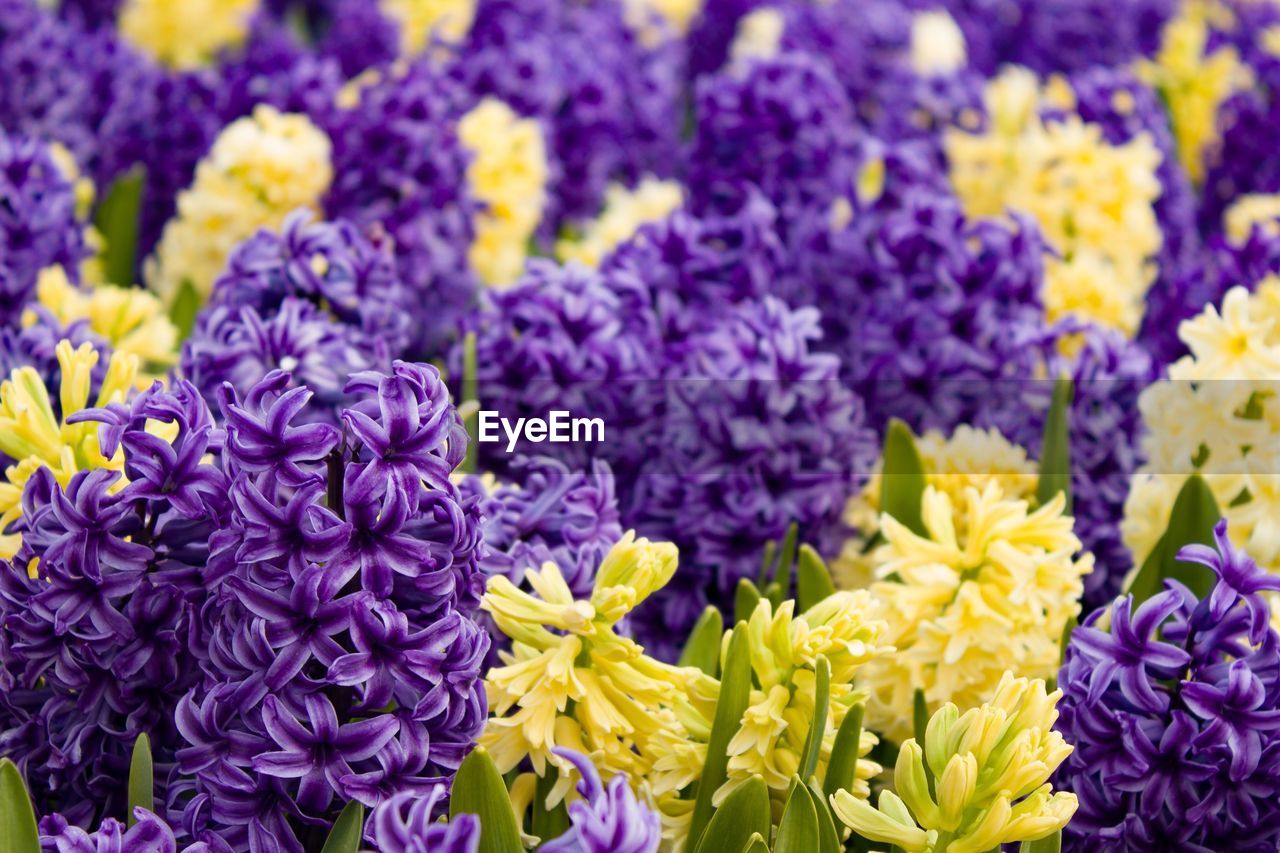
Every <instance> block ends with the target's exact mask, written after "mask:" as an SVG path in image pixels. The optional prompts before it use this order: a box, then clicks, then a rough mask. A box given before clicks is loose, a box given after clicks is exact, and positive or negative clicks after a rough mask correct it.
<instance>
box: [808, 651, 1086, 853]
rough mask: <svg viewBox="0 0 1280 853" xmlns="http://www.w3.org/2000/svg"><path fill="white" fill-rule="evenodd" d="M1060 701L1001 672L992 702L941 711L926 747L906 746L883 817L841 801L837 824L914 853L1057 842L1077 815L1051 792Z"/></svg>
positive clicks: (1061, 753)
mask: <svg viewBox="0 0 1280 853" xmlns="http://www.w3.org/2000/svg"><path fill="white" fill-rule="evenodd" d="M1061 695H1062V693H1061V691H1055V692H1053V693H1047V692H1046V691H1045V684H1044V682H1043V681H1041V680H1039V679H1035V680H1028V679H1025V678H1014V677H1013V676H1012V674H1010V673H1007V672H1006V673H1005V674H1004V675H1003V677H1002V678H1001V679H1000V682H999V684H997V685H996V688H995V690H994V692H993V695H992V698H991V700H990V701H989V702H986V703H984V704H983V705H981V706H980V707H977V708H974V709H972V710H970V711H967V712H966V713H964V714H961V713H960V712H959V710H958V709H957V708H956V706H955V705H951V704H948V705H945V706H943V707H942V708H941V709H939V710H938V712H937V713H935V714H934V715H933V717H932V718H931V719H930V720H929V724H928V727H927V728H926V731H925V744H924V746H921V745H920V744H919V743H917V742H916V740H915V738H911V739H909V740H907V741H906V742H905V743H903V745H902V748H901V750H899V752H898V761H897V765H896V767H895V768H894V788H895V790H896V793H894V792H890V791H885V792H884V793H882V794H881V795H880V800H879V808H873V807H872V805H871V803H870V802H868V801H867V800H865V799H860V798H858V797H855V796H853V795H852V794H850V793H849V792H848V791H838V792H837V793H836V794H835V795H834V796H833V797H832V798H831V804H832V807H833V808H834V809H835V812H836V816H837V817H839V818H840V820H841V821H842V822H843V823H844V824H845V825H846V826H848V827H849V828H850V829H852V830H854V831H855V832H857V833H858V834H859V835H861V836H863V837H864V838H867V839H870V840H872V841H878V842H882V843H886V844H893V845H896V846H898V847H901V848H902V849H903V850H907V851H911V853H935V851H936V853H943V851H945V853H983V851H986V850H991V849H994V848H998V847H1000V846H1001V845H1003V844H1015V843H1018V842H1021V841H1035V840H1038V839H1040V838H1045V837H1047V836H1049V835H1051V834H1053V833H1054V832H1057V831H1058V830H1060V829H1062V828H1063V827H1064V826H1066V824H1067V822H1068V821H1069V820H1070V819H1071V816H1072V815H1073V814H1074V813H1075V810H1076V806H1077V802H1076V797H1075V795H1074V794H1070V793H1063V792H1058V793H1053V792H1052V789H1051V787H1050V785H1049V777H1050V776H1052V775H1053V772H1054V771H1055V770H1056V769H1057V768H1058V766H1059V765H1060V764H1061V763H1062V762H1063V761H1064V760H1066V758H1067V756H1068V755H1070V754H1071V747H1070V746H1069V745H1068V744H1067V743H1066V742H1065V741H1064V740H1063V739H1062V735H1060V734H1059V733H1058V732H1056V731H1054V730H1053V723H1054V721H1055V720H1056V719H1057V716H1058V714H1057V711H1056V710H1055V705H1056V703H1057V701H1058V699H1059V698H1060V697H1061ZM926 762H927V764H928V767H929V770H930V771H931V772H932V774H933V776H934V778H935V779H936V780H937V784H936V790H937V793H936V795H935V794H931V793H930V792H929V783H928V781H927V776H926V771H925V765H926Z"/></svg>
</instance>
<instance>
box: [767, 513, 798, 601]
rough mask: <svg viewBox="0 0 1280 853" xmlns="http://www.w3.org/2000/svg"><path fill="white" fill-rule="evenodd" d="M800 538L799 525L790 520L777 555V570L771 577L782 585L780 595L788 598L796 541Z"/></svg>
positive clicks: (794, 561)
mask: <svg viewBox="0 0 1280 853" xmlns="http://www.w3.org/2000/svg"><path fill="white" fill-rule="evenodd" d="M799 539H800V525H799V524H797V523H796V522H794V521H793V522H791V523H790V524H788V525H787V532H786V535H785V536H783V538H782V552H781V553H780V554H779V555H778V571H777V572H776V573H775V574H774V576H773V579H774V580H775V581H777V582H778V584H779V585H780V586H781V587H782V597H783V598H784V599H785V598H788V597H789V595H790V592H791V570H792V568H793V567H794V566H795V564H796V543H797V542H798V541H799Z"/></svg>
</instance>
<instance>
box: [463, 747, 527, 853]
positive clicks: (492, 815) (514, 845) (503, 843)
mask: <svg viewBox="0 0 1280 853" xmlns="http://www.w3.org/2000/svg"><path fill="white" fill-rule="evenodd" d="M463 814H473V815H476V816H477V817H478V818H479V820H480V846H479V848H478V853H522V851H523V850H524V847H523V846H522V843H521V841H520V827H519V825H518V824H517V823H516V813H515V810H514V809H513V808H512V807H511V795H510V794H508V793H507V786H506V783H504V782H503V781H502V776H501V774H499V773H498V768H497V766H496V765H494V763H493V758H491V757H490V756H489V753H488V752H487V751H485V748H484V747H482V746H477V747H476V748H475V749H473V750H471V753H470V754H469V755H468V756H467V757H466V758H465V759H463V761H462V764H461V766H459V767H458V773H457V775H456V776H455V777H454V780H453V792H452V795H451V796H450V799H449V817H450V818H454V817H457V816H458V815H463Z"/></svg>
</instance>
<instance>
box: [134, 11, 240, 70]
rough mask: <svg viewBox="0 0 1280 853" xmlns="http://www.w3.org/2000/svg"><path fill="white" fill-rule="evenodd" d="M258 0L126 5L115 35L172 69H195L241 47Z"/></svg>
mask: <svg viewBox="0 0 1280 853" xmlns="http://www.w3.org/2000/svg"><path fill="white" fill-rule="evenodd" d="M258 6H259V0H125V3H124V6H123V7H122V8H121V9H120V18H119V22H118V26H119V29H120V34H121V35H122V36H123V37H124V38H125V40H126V41H128V42H129V43H130V44H132V45H133V46H134V47H136V48H138V49H139V50H141V51H142V52H144V53H147V54H150V55H151V56H153V57H155V58H156V59H157V60H159V61H160V62H162V63H164V64H165V65H168V66H170V67H172V68H183V69H186V68H196V67H198V66H201V65H205V64H207V63H209V62H211V61H212V60H213V59H215V58H216V57H217V55H218V54H219V53H221V52H222V51H224V50H226V49H228V48H232V47H237V46H238V45H240V44H242V43H243V42H244V40H245V37H246V36H247V35H248V32H249V21H250V19H251V18H252V17H253V15H254V13H255V12H256V11H257V10H258Z"/></svg>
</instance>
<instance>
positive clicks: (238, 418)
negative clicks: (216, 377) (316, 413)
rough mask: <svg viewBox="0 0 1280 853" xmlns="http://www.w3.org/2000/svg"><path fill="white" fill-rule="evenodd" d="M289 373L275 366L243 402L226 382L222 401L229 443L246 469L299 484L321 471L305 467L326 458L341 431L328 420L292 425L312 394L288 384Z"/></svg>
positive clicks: (220, 396) (291, 484)
mask: <svg viewBox="0 0 1280 853" xmlns="http://www.w3.org/2000/svg"><path fill="white" fill-rule="evenodd" d="M290 382H291V377H290V375H289V374H288V373H286V372H285V371H283V370H273V371H272V372H271V373H269V374H267V376H266V377H265V378H264V379H263V380H262V382H260V383H258V384H257V385H255V386H254V387H253V388H252V389H251V390H250V391H249V393H248V394H247V395H246V396H245V399H244V402H243V403H241V402H240V398H239V396H238V395H237V394H236V392H235V389H234V388H232V387H231V386H230V385H223V386H222V391H221V394H220V395H219V400H218V405H219V408H220V409H221V410H222V417H223V418H224V419H225V421H226V425H227V427H226V428H227V444H228V447H229V448H230V449H231V450H232V451H233V452H234V453H235V455H236V461H237V463H238V464H239V465H240V466H241V467H243V468H244V469H245V470H247V471H252V472H255V473H257V472H265V473H266V474H267V475H268V476H269V478H271V479H273V480H278V481H279V482H281V483H282V484H284V485H288V486H300V485H302V484H303V483H306V482H307V481H309V480H312V479H314V478H315V477H316V476H317V475H316V474H315V473H314V472H312V471H309V470H306V468H305V467H304V466H307V463H313V462H316V461H317V460H320V459H323V458H324V457H325V456H326V455H327V454H328V453H329V451H331V450H333V449H334V447H336V446H337V444H338V441H339V439H340V436H339V434H338V431H337V430H336V429H335V428H334V427H332V426H329V425H328V424H307V425H304V426H293V425H292V421H293V419H294V418H295V417H297V416H298V414H299V413H300V412H301V411H302V409H303V408H304V407H305V406H306V405H307V401H308V400H310V399H311V396H312V394H311V391H310V390H308V389H306V388H293V389H292V390H286V389H288V388H289V384H290Z"/></svg>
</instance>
